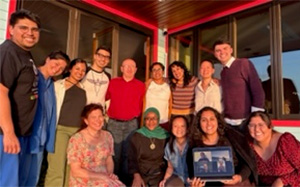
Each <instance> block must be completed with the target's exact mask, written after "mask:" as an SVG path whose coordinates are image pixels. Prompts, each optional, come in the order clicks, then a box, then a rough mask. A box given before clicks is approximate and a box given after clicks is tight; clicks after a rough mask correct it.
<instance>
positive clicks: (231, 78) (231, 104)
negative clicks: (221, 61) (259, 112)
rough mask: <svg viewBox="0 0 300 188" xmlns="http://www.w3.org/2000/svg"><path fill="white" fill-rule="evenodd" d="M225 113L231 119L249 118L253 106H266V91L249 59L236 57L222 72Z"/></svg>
mask: <svg viewBox="0 0 300 188" xmlns="http://www.w3.org/2000/svg"><path fill="white" fill-rule="evenodd" d="M221 86H222V99H223V104H224V115H225V117H227V118H230V119H242V118H247V117H248V115H249V114H250V113H251V106H254V107H258V108H264V104H265V93H264V90H263V88H262V85H261V82H260V79H259V77H258V74H257V72H256V70H255V67H254V65H253V64H252V63H251V62H250V61H249V60H248V59H236V60H234V62H233V63H232V64H231V66H230V68H228V67H226V66H225V67H224V68H223V70H222V72H221Z"/></svg>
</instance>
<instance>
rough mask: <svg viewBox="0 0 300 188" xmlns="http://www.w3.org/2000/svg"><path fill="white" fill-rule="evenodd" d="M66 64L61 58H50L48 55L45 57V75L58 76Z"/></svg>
mask: <svg viewBox="0 0 300 188" xmlns="http://www.w3.org/2000/svg"><path fill="white" fill-rule="evenodd" d="M66 66H67V62H66V61H65V60H63V59H50V58H49V57H48V58H47V59H46V63H45V67H46V74H47V75H46V76H48V77H49V76H50V77H53V76H59V75H61V74H62V72H63V71H64V70H65V68H66Z"/></svg>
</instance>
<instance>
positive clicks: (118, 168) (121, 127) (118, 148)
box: [107, 118, 138, 178]
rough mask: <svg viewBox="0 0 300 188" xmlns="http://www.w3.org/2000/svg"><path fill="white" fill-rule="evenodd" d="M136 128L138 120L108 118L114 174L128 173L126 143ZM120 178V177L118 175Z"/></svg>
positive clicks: (127, 143)
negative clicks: (112, 148)
mask: <svg viewBox="0 0 300 188" xmlns="http://www.w3.org/2000/svg"><path fill="white" fill-rule="evenodd" d="M137 128H138V120H137V119H136V118H135V119H133V120H130V121H124V122H123V121H117V120H114V119H109V120H108V125H107V130H108V131H109V132H110V133H111V134H112V136H113V138H114V150H115V156H114V163H115V169H114V171H115V174H117V175H119V177H120V176H122V175H123V176H126V175H127V174H128V152H127V151H128V145H129V139H130V136H131V135H132V134H133V132H134V131H135V130H136V129H137ZM120 178H122V177H120Z"/></svg>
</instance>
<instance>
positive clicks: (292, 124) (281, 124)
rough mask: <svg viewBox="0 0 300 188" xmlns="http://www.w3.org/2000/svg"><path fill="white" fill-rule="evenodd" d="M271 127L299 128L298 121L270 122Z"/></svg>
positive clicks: (299, 123)
mask: <svg viewBox="0 0 300 188" xmlns="http://www.w3.org/2000/svg"><path fill="white" fill-rule="evenodd" d="M272 125H274V126H276V127H299V128H300V121H299V120H272Z"/></svg>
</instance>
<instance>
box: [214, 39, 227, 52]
mask: <svg viewBox="0 0 300 188" xmlns="http://www.w3.org/2000/svg"><path fill="white" fill-rule="evenodd" d="M221 44H228V45H229V46H231V43H230V41H229V40H228V39H218V40H216V41H215V42H214V44H213V50H215V47H216V46H217V45H221Z"/></svg>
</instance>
